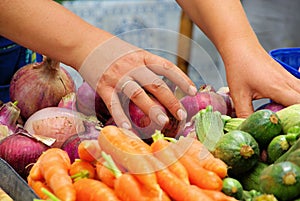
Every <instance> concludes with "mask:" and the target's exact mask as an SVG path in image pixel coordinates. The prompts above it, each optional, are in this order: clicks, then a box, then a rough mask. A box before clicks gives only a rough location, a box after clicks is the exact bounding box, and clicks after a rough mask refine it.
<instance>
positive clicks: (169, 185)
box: [156, 169, 213, 201]
mask: <svg viewBox="0 0 300 201" xmlns="http://www.w3.org/2000/svg"><path fill="white" fill-rule="evenodd" d="M156 175H157V180H158V183H159V185H160V186H161V188H162V189H163V190H164V191H165V192H166V193H167V194H168V195H169V196H170V197H171V198H172V199H173V200H175V201H191V200H193V201H213V199H211V198H210V197H208V196H207V195H206V194H204V193H202V192H201V191H199V190H196V189H195V188H192V185H189V184H186V183H185V182H183V181H182V180H180V179H179V178H178V177H177V176H176V175H175V174H173V173H172V172H171V171H170V170H169V169H162V170H159V171H156Z"/></svg>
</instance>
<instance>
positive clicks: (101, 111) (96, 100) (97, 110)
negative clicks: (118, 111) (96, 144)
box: [76, 82, 111, 124]
mask: <svg viewBox="0 0 300 201" xmlns="http://www.w3.org/2000/svg"><path fill="white" fill-rule="evenodd" d="M76 103H77V108H78V111H79V112H82V113H83V114H85V115H88V116H89V115H96V116H97V118H98V119H99V120H100V121H101V122H102V123H103V124H105V122H106V121H107V120H108V119H109V118H110V117H111V114H110V112H109V111H108V109H107V107H106V105H105V103H104V102H103V100H102V99H101V97H100V96H99V95H98V94H97V93H96V92H95V90H94V89H93V88H92V87H91V86H90V85H89V84H88V83H87V82H83V83H82V85H81V86H80V87H79V88H78V90H77V93H76Z"/></svg>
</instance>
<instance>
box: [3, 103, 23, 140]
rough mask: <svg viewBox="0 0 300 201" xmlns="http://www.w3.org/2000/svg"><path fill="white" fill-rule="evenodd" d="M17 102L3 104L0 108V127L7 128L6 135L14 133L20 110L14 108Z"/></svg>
mask: <svg viewBox="0 0 300 201" xmlns="http://www.w3.org/2000/svg"><path fill="white" fill-rule="evenodd" d="M16 104H17V102H14V103H12V102H7V103H4V104H3V105H2V106H1V108H0V125H4V126H7V128H8V131H9V132H8V135H11V134H13V133H14V132H15V131H16V127H17V121H18V119H19V117H20V109H19V108H18V107H17V106H16Z"/></svg>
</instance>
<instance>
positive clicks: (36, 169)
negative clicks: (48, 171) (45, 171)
mask: <svg viewBox="0 0 300 201" xmlns="http://www.w3.org/2000/svg"><path fill="white" fill-rule="evenodd" d="M39 162H40V161H39V159H38V160H37V161H36V162H35V163H34V164H33V166H32V167H31V169H30V171H29V174H28V177H30V178H31V179H33V180H37V181H38V180H43V175H42V172H41V169H40V164H39Z"/></svg>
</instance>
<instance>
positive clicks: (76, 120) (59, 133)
mask: <svg viewBox="0 0 300 201" xmlns="http://www.w3.org/2000/svg"><path fill="white" fill-rule="evenodd" d="M86 118H87V117H86V116H84V115H83V114H81V113H79V112H76V111H72V110H70V109H67V108H60V107H47V108H43V109H41V110H38V111H37V112H35V113H34V114H32V115H31V116H30V117H29V118H28V119H27V121H26V122H25V125H24V129H25V130H27V131H28V132H29V133H31V134H34V135H40V136H45V137H50V138H55V139H56V142H55V143H54V144H53V145H52V147H61V145H62V144H63V143H64V142H65V140H66V139H67V138H68V137H70V136H71V135H74V134H77V133H81V132H84V131H85V130H86V128H85V125H84V120H86Z"/></svg>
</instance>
